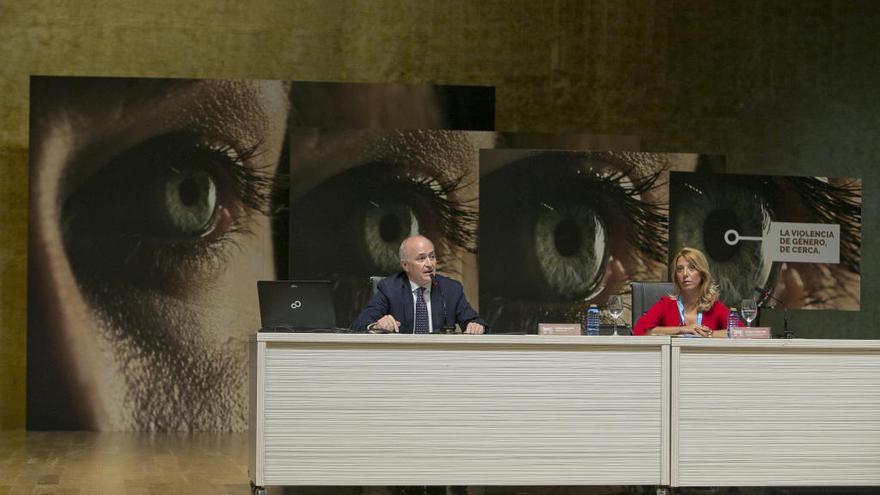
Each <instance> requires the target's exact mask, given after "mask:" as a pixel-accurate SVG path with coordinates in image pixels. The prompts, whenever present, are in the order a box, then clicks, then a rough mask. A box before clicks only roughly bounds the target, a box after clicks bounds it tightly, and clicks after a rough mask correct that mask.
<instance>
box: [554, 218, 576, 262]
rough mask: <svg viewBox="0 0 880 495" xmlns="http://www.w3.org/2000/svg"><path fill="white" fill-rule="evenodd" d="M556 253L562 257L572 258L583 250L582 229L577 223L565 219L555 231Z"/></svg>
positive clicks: (557, 225)
mask: <svg viewBox="0 0 880 495" xmlns="http://www.w3.org/2000/svg"><path fill="white" fill-rule="evenodd" d="M553 242H554V243H555V245H556V251H557V252H558V253H559V254H560V255H562V256H572V255H574V254H575V253H577V252H578V251H580V249H581V229H580V227H579V226H578V224H577V222H575V221H574V220H572V219H570V218H565V219H563V220H562V221H560V222H559V223H558V224H556V228H555V229H553Z"/></svg>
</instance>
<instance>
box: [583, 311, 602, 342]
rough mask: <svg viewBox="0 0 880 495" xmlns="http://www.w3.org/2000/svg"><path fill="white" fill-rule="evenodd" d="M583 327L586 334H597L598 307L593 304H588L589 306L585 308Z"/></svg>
mask: <svg viewBox="0 0 880 495" xmlns="http://www.w3.org/2000/svg"><path fill="white" fill-rule="evenodd" d="M584 329H585V330H586V332H587V335H599V307H598V306H596V305H595V304H590V307H589V308H587V316H586V318H585V319H584Z"/></svg>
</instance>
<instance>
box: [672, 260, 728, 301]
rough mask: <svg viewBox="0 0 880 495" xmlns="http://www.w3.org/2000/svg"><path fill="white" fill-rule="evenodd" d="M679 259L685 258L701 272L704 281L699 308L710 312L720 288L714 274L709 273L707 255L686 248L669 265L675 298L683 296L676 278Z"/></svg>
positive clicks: (701, 284)
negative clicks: (714, 280)
mask: <svg viewBox="0 0 880 495" xmlns="http://www.w3.org/2000/svg"><path fill="white" fill-rule="evenodd" d="M679 258H684V259H685V261H687V262H688V263H690V264H692V265H694V268H696V269H697V271H698V272H700V275H701V277H700V278H701V279H702V280H701V281H700V299H699V304H698V308H699V310H700V311H709V309H711V308H712V305H713V304H715V301H716V300H717V299H718V286H717V285H715V284H714V283H713V282H712V272H710V271H709V262H708V261H707V260H706V255H704V254H703V253H702V252H701V251H700V250H699V249H694V248H690V247H685V248H682V250H681V251H679V252H678V253H676V255H675V257H673V258H672V263H671V264H670V265H669V277H670V278H671V279H672V284H673V286H674V287H675V289H674V291H673V294H672V296H673V297H675V298H678V296H680V295H681V286H680V285H678V277H676V276H675V265H676V263H678V259H679Z"/></svg>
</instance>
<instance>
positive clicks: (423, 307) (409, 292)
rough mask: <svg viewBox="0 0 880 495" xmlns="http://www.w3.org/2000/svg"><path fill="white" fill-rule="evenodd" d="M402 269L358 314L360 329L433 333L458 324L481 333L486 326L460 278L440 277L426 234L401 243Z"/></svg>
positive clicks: (385, 281)
mask: <svg viewBox="0 0 880 495" xmlns="http://www.w3.org/2000/svg"><path fill="white" fill-rule="evenodd" d="M399 255H400V267H401V269H402V271H401V272H399V273H397V274H395V275H392V276H389V277H386V278H385V279H383V280H382V281H381V282H379V286H378V290H377V291H376V294H375V295H374V296H373V299H372V300H371V301H370V303H369V304H368V305H367V307H366V308H365V309H364V310H363V311H362V312H361V314H359V315H358V317H357V318H355V320H354V323H352V324H351V328H352V329H353V330H356V331H364V330H384V331H386V332H401V333H431V332H434V331H437V330H439V329H442V328H443V327H444V326H455V325H456V324H458V326H459V327H461V328H462V330H463V331H464V333H471V334H481V333H484V332H485V328H486V324H485V322H483V320H482V319H480V316H479V315H478V314H477V312H476V311H474V308H472V307H471V305H470V304H468V302H467V299H466V298H465V297H464V291H463V288H462V286H461V284H460V283H459V282H456V281H455V280H452V279H451V278H448V277H444V276H442V275H437V274H436V273H435V271H436V269H437V259H436V255H435V254H434V244H433V243H432V242H431V241H430V240H428V238H426V237H423V236H413V237H408V238H406V239H404V241H403V242H402V243H401V244H400V252H399Z"/></svg>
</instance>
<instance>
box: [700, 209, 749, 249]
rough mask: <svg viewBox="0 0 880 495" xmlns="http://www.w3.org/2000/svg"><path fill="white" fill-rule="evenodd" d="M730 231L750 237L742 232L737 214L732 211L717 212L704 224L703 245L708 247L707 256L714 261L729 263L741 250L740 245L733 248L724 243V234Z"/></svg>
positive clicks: (707, 218)
mask: <svg viewBox="0 0 880 495" xmlns="http://www.w3.org/2000/svg"><path fill="white" fill-rule="evenodd" d="M730 229H734V230H736V231H737V232H739V234H740V235H748V234H746V233H744V232H742V227H740V224H739V221H737V218H736V213H734V212H733V211H732V210H727V209H724V210H715V211H713V212H712V213H711V214H710V215H709V216H707V217H706V221H705V222H704V223H703V245H704V246H706V254H708V255H709V256H710V257H711V258H712V259H713V260H715V261H727V260H729V259H730V258H733V256H734V255H735V254H736V252H737V250H739V244H737V245H734V246H731V245H729V244H727V243H726V242H724V233H725V232H727V231H728V230H730ZM740 242H742V241H740Z"/></svg>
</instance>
